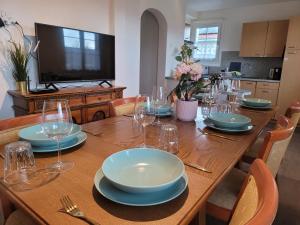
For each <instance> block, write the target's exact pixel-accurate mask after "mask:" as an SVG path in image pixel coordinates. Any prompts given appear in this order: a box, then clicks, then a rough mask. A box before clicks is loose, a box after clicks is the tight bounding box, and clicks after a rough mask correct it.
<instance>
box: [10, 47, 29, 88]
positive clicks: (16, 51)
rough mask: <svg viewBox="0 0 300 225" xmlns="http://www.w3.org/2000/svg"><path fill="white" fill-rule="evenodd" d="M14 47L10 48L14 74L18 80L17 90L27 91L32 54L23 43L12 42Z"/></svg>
mask: <svg viewBox="0 0 300 225" xmlns="http://www.w3.org/2000/svg"><path fill="white" fill-rule="evenodd" d="M12 45H13V46H12V48H11V49H10V50H9V55H10V60H11V62H12V65H13V70H12V75H13V78H14V79H15V81H16V86H17V90H19V91H20V92H22V93H26V92H27V78H28V69H27V66H28V62H29V57H30V54H29V52H27V51H26V49H25V48H23V47H22V46H21V44H17V43H15V42H12Z"/></svg>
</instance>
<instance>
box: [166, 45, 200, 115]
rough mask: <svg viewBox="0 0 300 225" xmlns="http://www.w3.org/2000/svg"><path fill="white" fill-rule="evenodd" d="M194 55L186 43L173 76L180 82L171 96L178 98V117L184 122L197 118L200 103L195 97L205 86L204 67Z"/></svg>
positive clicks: (182, 47) (178, 57)
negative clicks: (193, 57) (194, 59)
mask: <svg viewBox="0 0 300 225" xmlns="http://www.w3.org/2000/svg"><path fill="white" fill-rule="evenodd" d="M192 54H193V49H192V47H191V46H189V45H188V44H186V43H184V44H183V45H182V46H181V49H180V53H179V55H177V56H176V58H175V59H176V60H177V61H178V62H179V63H178V64H177V66H176V68H175V71H174V75H173V76H174V78H175V79H176V80H178V84H177V86H176V87H175V88H174V89H173V90H172V92H171V94H170V95H172V96H176V98H177V101H176V115H177V118H178V119H180V120H182V121H192V120H194V119H195V118H196V115H197V108H198V101H197V100H196V99H194V98H193V96H194V95H195V94H198V93H199V92H200V91H201V89H202V88H203V86H204V81H203V79H202V71H203V69H202V65H201V64H200V63H197V62H195V61H193V59H192Z"/></svg>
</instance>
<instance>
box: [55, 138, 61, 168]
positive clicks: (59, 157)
mask: <svg viewBox="0 0 300 225" xmlns="http://www.w3.org/2000/svg"><path fill="white" fill-rule="evenodd" d="M56 142H57V162H58V163H61V152H60V143H59V140H58V139H57V140H56Z"/></svg>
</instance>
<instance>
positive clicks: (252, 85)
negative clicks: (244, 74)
mask: <svg viewBox="0 0 300 225" xmlns="http://www.w3.org/2000/svg"><path fill="white" fill-rule="evenodd" d="M241 89H243V90H248V91H251V95H247V97H251V98H252V97H254V96H255V90H256V81H247V80H241Z"/></svg>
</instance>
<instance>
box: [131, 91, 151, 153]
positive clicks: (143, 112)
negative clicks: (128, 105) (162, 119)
mask: <svg viewBox="0 0 300 225" xmlns="http://www.w3.org/2000/svg"><path fill="white" fill-rule="evenodd" d="M139 98H142V99H144V102H141V103H139V104H136V107H135V113H134V120H136V121H137V122H138V124H140V125H141V126H142V128H143V137H144V138H143V144H142V146H143V147H146V127H147V126H148V125H150V124H152V123H153V122H154V121H155V112H156V109H155V104H154V103H153V101H151V100H152V99H151V97H150V96H146V95H142V96H140V97H139Z"/></svg>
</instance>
